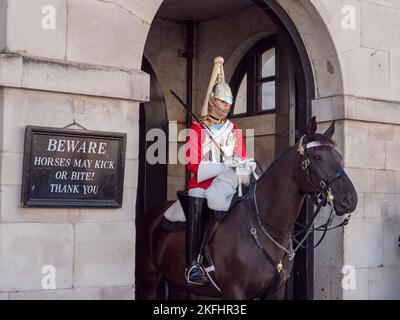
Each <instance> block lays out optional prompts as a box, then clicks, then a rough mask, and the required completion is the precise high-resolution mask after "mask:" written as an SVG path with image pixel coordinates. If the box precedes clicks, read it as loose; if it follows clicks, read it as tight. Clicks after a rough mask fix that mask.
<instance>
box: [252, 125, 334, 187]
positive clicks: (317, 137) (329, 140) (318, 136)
mask: <svg viewBox="0 0 400 320" xmlns="http://www.w3.org/2000/svg"><path fill="white" fill-rule="evenodd" d="M312 141H318V142H320V143H321V144H331V145H332V146H333V147H335V146H336V142H335V141H334V140H332V138H331V137H329V136H327V135H324V134H321V133H316V134H315V136H314V138H313V139H310V140H308V139H307V141H306V142H307V143H309V142H312ZM296 146H297V144H296V145H294V146H292V147H289V148H287V149H286V150H285V151H283V152H281V153H280V154H278V155H277V156H276V157H275V159H274V160H273V161H272V162H271V164H270V165H269V166H268V168H267V170H265V171H264V172H263V173H262V175H261V176H260V177H259V179H258V180H257V181H260V180H261V178H262V177H263V176H264V175H266V174H267V173H268V172H269V171H271V169H272V168H273V167H274V166H275V164H276V163H277V162H279V160H281V159H282V158H283V157H284V156H285V155H286V154H287V153H288V152H289V151H290V150H292V148H294V147H296Z"/></svg>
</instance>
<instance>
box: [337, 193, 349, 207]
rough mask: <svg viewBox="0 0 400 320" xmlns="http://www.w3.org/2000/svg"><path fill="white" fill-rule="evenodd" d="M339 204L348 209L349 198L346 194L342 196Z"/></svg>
mask: <svg viewBox="0 0 400 320" xmlns="http://www.w3.org/2000/svg"><path fill="white" fill-rule="evenodd" d="M340 204H341V205H342V206H343V207H345V208H349V207H350V206H351V198H350V196H349V195H348V194H346V195H344V196H343V198H342V201H341V202H340Z"/></svg>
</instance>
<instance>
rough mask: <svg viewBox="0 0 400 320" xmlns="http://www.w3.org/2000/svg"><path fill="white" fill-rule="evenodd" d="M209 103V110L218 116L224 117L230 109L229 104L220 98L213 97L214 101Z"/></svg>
mask: <svg viewBox="0 0 400 320" xmlns="http://www.w3.org/2000/svg"><path fill="white" fill-rule="evenodd" d="M210 103H211V112H212V113H213V114H215V115H217V116H219V117H223V118H226V116H227V115H228V113H229V111H230V110H231V105H230V104H229V103H227V102H225V101H222V100H220V99H214V101H210Z"/></svg>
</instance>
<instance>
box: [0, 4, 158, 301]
mask: <svg viewBox="0 0 400 320" xmlns="http://www.w3.org/2000/svg"><path fill="white" fill-rule="evenodd" d="M158 4H159V3H158V2H157V1H152V3H149V4H148V5H147V6H142V5H139V6H137V5H135V2H133V1H116V2H114V3H113V2H111V1H110V2H107V1H95V0H89V1H76V0H68V1H66V0H48V1H42V0H32V1H23V2H21V1H17V0H8V1H5V0H1V1H0V49H1V52H0V53H1V54H0V299H32V298H33V299H128V298H129V299H132V298H133V297H134V282H135V279H134V272H135V270H134V261H135V260H134V259H135V252H134V248H135V223H134V221H135V205H136V193H137V165H138V141H137V139H138V121H139V119H138V116H139V103H140V102H141V101H146V100H147V99H148V97H149V78H148V75H146V74H145V73H143V72H142V71H141V70H140V67H141V60H142V53H143V47H144V40H145V38H146V35H147V31H148V30H149V27H150V23H151V20H152V14H153V12H154V10H155V9H154V8H153V6H154V5H156V6H158ZM44 5H51V6H53V7H54V8H55V12H56V25H55V27H56V28H55V29H51V30H47V29H44V28H43V27H42V18H43V14H42V9H43V6H44ZM88 17H90V19H88ZM5 18H6V19H5ZM131 30H136V31H135V32H132V31H131ZM116 35H118V36H116ZM73 119H75V120H76V122H78V123H80V124H81V125H82V126H84V127H86V128H88V129H89V130H99V131H116V132H124V133H126V134H127V150H126V159H125V181H124V199H123V206H122V208H120V209H62V208H60V209H41V208H34V209H33V208H21V200H20V199H21V179H22V177H21V174H22V158H23V148H24V132H25V126H26V125H36V126H48V127H57V128H62V127H64V126H66V125H68V124H70V123H72V122H73ZM46 265H53V266H54V267H55V271H56V288H57V289H56V290H43V289H42V286H41V281H42V279H43V277H44V276H45V275H44V274H42V268H43V267H44V266H46Z"/></svg>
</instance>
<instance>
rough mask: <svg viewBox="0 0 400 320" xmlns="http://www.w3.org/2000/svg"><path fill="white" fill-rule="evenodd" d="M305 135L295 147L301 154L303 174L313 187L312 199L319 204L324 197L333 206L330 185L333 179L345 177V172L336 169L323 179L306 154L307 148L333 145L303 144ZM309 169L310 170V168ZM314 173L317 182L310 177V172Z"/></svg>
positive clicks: (314, 142) (315, 142) (316, 142)
mask: <svg viewBox="0 0 400 320" xmlns="http://www.w3.org/2000/svg"><path fill="white" fill-rule="evenodd" d="M305 137H306V136H305V135H304V136H302V137H301V139H300V141H299V146H298V148H297V152H298V154H299V155H300V156H301V168H302V170H303V173H304V175H305V176H306V179H307V181H308V183H309V184H310V185H311V186H312V187H313V189H314V191H313V195H312V196H313V199H314V203H315V205H318V204H319V201H320V200H323V199H326V203H327V204H329V205H330V206H331V207H333V201H334V199H335V197H334V196H333V193H332V190H331V185H332V183H333V182H334V181H336V180H337V179H339V178H341V177H347V174H346V172H344V170H340V171H337V172H336V173H335V174H334V175H333V176H332V177H330V178H329V179H323V178H322V177H321V175H320V174H319V172H318V169H317V168H316V166H315V165H313V163H312V162H311V161H310V157H309V155H308V152H307V150H308V149H311V148H318V147H331V148H332V147H333V146H332V145H331V144H322V143H320V142H318V141H313V142H310V143H307V144H304V139H305ZM310 169H311V170H310ZM310 171H312V172H313V173H314V176H315V180H316V181H318V182H317V184H315V183H314V182H313V179H312V177H311V172H310Z"/></svg>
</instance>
